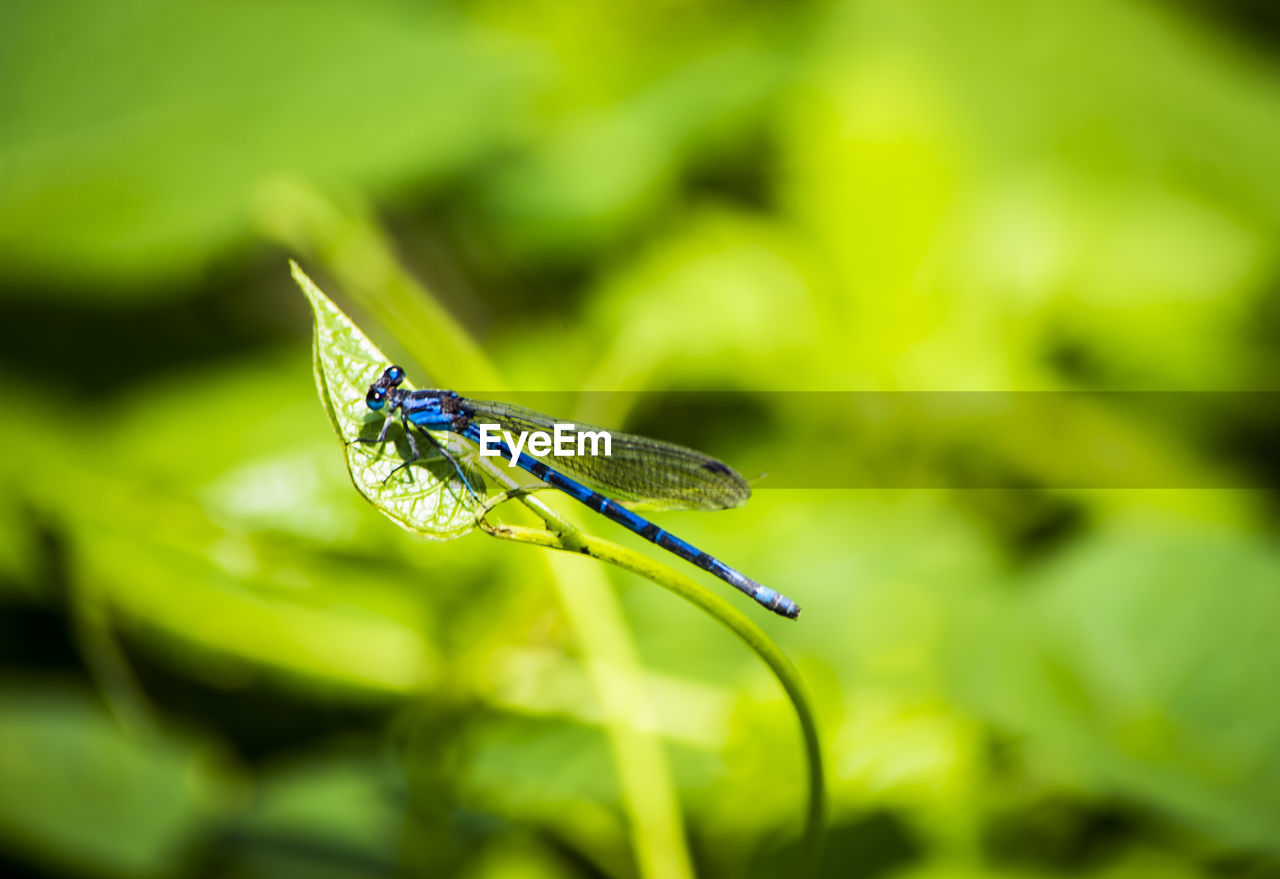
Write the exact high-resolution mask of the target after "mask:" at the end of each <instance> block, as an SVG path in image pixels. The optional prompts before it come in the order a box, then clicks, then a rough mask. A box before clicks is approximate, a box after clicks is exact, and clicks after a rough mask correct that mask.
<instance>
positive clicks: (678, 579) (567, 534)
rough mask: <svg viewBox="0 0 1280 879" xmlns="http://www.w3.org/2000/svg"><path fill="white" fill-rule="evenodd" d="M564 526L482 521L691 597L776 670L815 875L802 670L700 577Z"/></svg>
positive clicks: (821, 808)
mask: <svg viewBox="0 0 1280 879" xmlns="http://www.w3.org/2000/svg"><path fill="white" fill-rule="evenodd" d="M521 500H522V501H524V502H526V504H528V505H530V506H531V507H532V506H533V504H529V502H530V501H534V502H535V503H536V505H537V506H539V507H542V508H543V509H542V510H538V511H537V512H538V514H539V515H540V516H543V512H544V511H545V512H547V513H549V514H550V518H548V517H547V516H543V518H544V521H547V524H548V525H551V523H552V522H553V521H556V522H557V523H564V520H563V518H562V517H560V516H559V515H558V514H556V513H555V512H554V511H552V510H550V508H549V507H547V506H546V505H545V504H543V503H542V502H541V501H537V500H536V499H534V498H521ZM564 524H565V525H566V527H565V528H563V529H562V528H561V527H560V524H556V525H554V526H552V527H553V528H555V530H542V529H539V528H528V527H524V526H520V525H503V524H493V523H490V522H487V521H482V522H481V527H482V528H483V529H484V531H485V533H487V534H490V535H492V536H493V537H497V538H499V539H501V540H513V541H516V542H519V543H532V544H535V545H537V546H543V547H547V548H548V549H556V550H560V551H562V552H576V553H581V554H582V555H586V556H590V557H591V558H594V559H598V560H600V561H603V562H608V563H609V564H611V565H616V566H617V567H619V568H622V569H623V570H626V571H631V572H632V573H633V574H639V575H640V576H641V577H644V578H645V579H646V580H649V581H650V582H653V583H656V584H657V585H659V586H661V587H662V588H663V589H666V590H667V591H669V592H674V593H675V594H676V595H679V596H680V597H681V598H683V599H685V600H686V601H688V602H690V603H692V604H695V605H697V606H698V607H699V608H701V609H702V610H703V611H705V612H706V613H707V614H709V615H710V616H711V617H712V618H713V619H714V620H716V622H718V623H720V624H721V625H723V626H724V627H725V628H727V629H728V630H729V631H731V632H733V634H735V635H737V636H738V638H739V639H740V640H741V641H742V642H743V643H744V644H746V645H747V647H749V648H750V649H751V651H752V652H753V653H755V654H756V655H757V656H758V657H760V660H761V661H762V662H763V663H764V664H765V665H766V666H768V668H769V670H770V671H771V672H773V675H774V677H776V678H777V679H778V683H780V684H781V685H782V689H783V690H784V691H785V692H786V694H787V698H788V699H790V700H791V705H792V707H793V708H794V709H795V712H796V718H797V719H798V720H799V722H800V732H801V735H802V736H803V738H804V747H805V757H806V760H807V763H808V775H809V785H808V787H809V801H808V807H807V810H806V813H805V830H804V847H805V864H804V873H803V874H802V875H808V876H812V875H814V874H815V873H816V871H817V868H818V861H819V859H820V857H821V844H822V833H823V828H824V827H825V825H826V780H825V775H824V772H823V768H822V748H821V744H820V742H819V740H818V725H817V718H816V715H815V713H814V710H813V705H812V703H810V701H809V696H808V694H807V693H806V692H805V689H804V684H803V682H802V681H801V679H800V672H799V671H798V670H797V669H796V667H795V665H793V664H792V662H791V660H790V659H788V658H787V656H786V654H785V653H783V652H782V650H781V648H779V647H778V645H776V644H774V643H773V640H772V639H770V638H769V636H768V635H766V634H765V632H764V630H763V629H761V628H760V627H759V626H758V625H756V624H755V623H754V622H752V621H751V619H749V618H748V617H747V616H746V614H744V613H742V611H740V610H738V609H737V608H736V607H734V606H733V605H731V604H730V603H729V602H727V601H725V600H724V599H723V598H721V597H720V596H718V595H716V594H715V593H714V592H711V591H710V590H708V589H706V588H705V587H703V586H700V585H699V584H698V583H696V582H695V581H693V580H691V579H690V578H688V577H686V576H684V575H683V574H678V573H676V572H675V571H673V570H671V569H670V568H668V567H666V566H664V565H660V564H658V563H657V562H655V561H653V560H652V559H650V558H649V557H647V556H645V555H642V554H640V553H638V552H635V551H633V550H629V549H627V548H625V547H622V546H619V545H618V544H616V543H612V542H610V541H608V540H602V539H600V538H598V537H592V536H591V535H587V534H583V533H582V532H580V531H578V530H577V529H576V528H573V527H572V526H568V525H567V523H564Z"/></svg>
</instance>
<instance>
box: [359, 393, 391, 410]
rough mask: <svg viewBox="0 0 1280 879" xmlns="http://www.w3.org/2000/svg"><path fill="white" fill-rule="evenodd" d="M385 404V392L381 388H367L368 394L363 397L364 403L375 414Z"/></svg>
mask: <svg viewBox="0 0 1280 879" xmlns="http://www.w3.org/2000/svg"><path fill="white" fill-rule="evenodd" d="M386 402H387V392H386V391H384V390H383V389H382V388H369V393H368V394H366V395H365V398H364V403H365V405H366V406H368V407H369V408H370V409H372V410H374V411H375V412H376V411H378V410H379V409H381V408H382V405H383V404H384V403H386Z"/></svg>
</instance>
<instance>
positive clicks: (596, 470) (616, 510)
mask: <svg viewBox="0 0 1280 879" xmlns="http://www.w3.org/2000/svg"><path fill="white" fill-rule="evenodd" d="M403 382H404V370H403V369H401V368H400V367H398V366H390V367H387V369H386V370H385V371H384V372H383V373H382V375H381V376H380V377H379V378H378V380H377V381H375V382H374V383H373V384H371V385H370V386H369V393H368V394H367V395H366V396H365V403H366V404H367V405H368V407H369V408H370V409H372V410H373V411H375V412H380V413H383V414H384V415H385V416H386V421H385V422H384V423H383V425H382V430H381V432H380V433H379V434H378V438H377V439H375V440H368V442H372V443H378V444H381V443H383V442H386V439H387V432H388V430H390V428H391V425H392V424H393V423H394V420H393V417H392V416H394V415H395V414H396V413H397V412H399V414H400V419H401V422H402V424H403V426H404V433H405V437H406V439H407V440H408V443H409V449H410V452H411V454H412V458H411V461H413V460H417V459H418V458H419V457H421V456H420V454H419V449H418V445H417V442H416V440H415V439H414V429H415V428H416V429H417V430H418V431H419V432H420V433H421V436H423V437H425V438H426V439H427V440H428V441H429V442H430V443H431V444H432V445H434V446H435V447H436V448H437V449H439V450H440V452H441V453H442V454H444V455H445V456H446V457H448V458H449V460H450V461H453V458H452V456H451V455H449V453H448V451H446V450H445V449H444V447H443V446H441V445H440V444H439V443H437V442H436V441H435V439H434V438H433V437H432V436H431V434H430V433H428V431H432V430H448V431H452V432H453V433H456V434H458V435H459V436H463V437H466V438H467V439H469V440H471V441H472V442H474V443H477V444H482V438H481V436H482V435H481V426H482V425H497V428H498V429H500V430H503V431H507V432H508V433H511V434H512V435H514V434H517V433H526V434H527V433H530V432H533V431H541V432H546V433H551V432H552V431H553V429H554V426H555V425H556V423H557V422H556V420H555V419H553V418H548V417H547V416H546V415H542V414H540V413H538V412H534V411H532V410H530V409H524V408H521V407H519V406H512V405H509V404H507V403H494V402H489V401H485V400H471V399H468V398H467V397H460V396H458V394H457V392H456V391H441V390H424V391H411V390H407V389H404V388H401V387H400V385H401V384H402V383H403ZM609 434H610V437H611V440H612V443H611V446H612V448H611V450H610V454H609V455H608V456H603V455H574V456H562V455H556V454H552V453H547V454H539V453H536V452H535V453H534V454H529V453H526V452H524V451H521V450H520V449H519V448H517V449H516V450H515V451H512V449H511V447H510V445H509V444H508V443H507V442H506V441H505V440H502V439H496V440H495V439H494V438H493V437H490V441H491V443H493V444H494V445H496V447H497V450H498V452H499V454H500V455H501V456H502V457H504V458H506V459H507V460H508V461H510V462H514V463H515V465H516V466H518V467H520V468H522V469H524V470H526V471H528V472H529V473H532V474H533V475H534V476H536V477H537V478H538V479H540V480H542V481H543V482H545V483H546V484H547V485H549V486H551V487H552V488H556V489H559V490H560V491H562V492H564V493H565V494H567V495H569V496H570V497H571V498H573V499H575V500H577V501H580V502H581V503H583V504H586V505H587V506H588V507H590V508H591V509H593V510H595V511H596V512H597V513H600V514H602V515H604V516H606V517H608V518H609V519H612V520H613V521H615V522H617V523H618V524H620V525H622V526H623V527H624V528H628V529H630V530H631V531H634V532H635V533H636V534H639V535H640V536H641V537H643V538H644V539H645V540H648V541H650V542H651V543H654V544H656V545H657V546H660V547H662V548H663V549H665V550H667V551H668V552H672V553H675V554H676V555H678V556H679V557H680V558H682V559H684V560H685V561H687V562H691V563H692V564H695V565H697V566H698V567H699V568H702V569H703V570H704V571H707V572H708V573H711V574H714V575H715V576H717V577H719V578H720V579H721V580H724V581H725V582H726V583H728V584H729V585H731V586H733V587H734V588H736V589H739V590H741V591H743V592H745V593H746V594H747V595H750V596H751V597H752V598H754V599H755V600H756V601H758V602H760V604H762V605H764V606H765V607H767V608H768V609H769V610H771V611H773V612H774V613H777V614H781V615H782V616H784V617H789V618H791V619H795V618H796V617H798V616H799V615H800V606H799V605H798V604H796V603H795V602H794V601H792V600H791V599H790V598H787V597H786V596H785V595H782V594H781V593H778V592H775V591H774V590H772V589H770V588H769V587H767V586H763V585H761V584H760V583H757V582H756V581H755V580H752V579H751V578H750V577H747V576H745V575H744V574H741V573H739V572H738V571H735V570H734V569H733V568H731V567H729V566H728V565H726V564H725V563H724V562H722V561H720V560H719V559H716V558H713V557H712V556H710V555H708V554H707V553H705V552H703V551H702V550H700V549H698V548H697V547H695V546H693V545H691V544H689V543H686V542H685V541H683V540H681V539H680V538H679V537H676V536H675V535H674V534H670V533H668V532H666V531H664V530H662V529H661V528H659V527H658V526H657V525H655V524H653V523H652V522H650V521H649V520H647V519H645V518H643V517H641V516H638V515H637V514H636V513H634V512H632V511H631V510H629V509H627V508H626V507H625V506H623V504H622V503H620V502H619V501H622V502H633V503H641V502H648V503H655V504H659V505H661V506H663V507H665V508H667V509H687V510H723V509H727V508H729V507H736V506H739V505H741V504H742V503H744V502H745V501H746V500H747V498H748V497H749V496H750V495H751V488H750V486H748V485H747V481H746V480H745V479H743V478H742V477H741V476H739V475H738V473H737V472H736V471H735V470H733V468H731V467H729V466H728V465H726V464H723V463H721V462H720V461H717V460H716V459H715V458H711V457H709V456H707V455H704V454H702V453H701V452H695V451H694V450H692V449H686V448H684V447H683V446H677V445H674V444H672V443H665V442H661V441H660V440H653V439H647V438H645V437H641V436H634V435H632V434H626V433H618V432H615V431H609ZM531 451H532V450H531ZM544 459H545V460H544ZM453 464H454V466H455V468H457V469H458V473H459V475H460V476H461V477H462V479H463V482H464V483H467V485H468V487H470V483H469V482H468V480H467V477H466V475H465V474H464V473H463V472H462V470H461V468H458V466H457V462H456V461H453ZM562 471H564V472H562ZM566 473H572V474H573V475H574V476H576V477H578V479H581V480H582V482H579V481H578V479H574V478H571V477H570V476H567V475H566ZM597 488H598V489H600V490H601V491H604V492H607V493H608V494H610V495H612V496H613V497H606V496H605V495H604V494H602V493H601V491H597V490H596V489H597ZM614 498H617V499H618V500H615V499H614Z"/></svg>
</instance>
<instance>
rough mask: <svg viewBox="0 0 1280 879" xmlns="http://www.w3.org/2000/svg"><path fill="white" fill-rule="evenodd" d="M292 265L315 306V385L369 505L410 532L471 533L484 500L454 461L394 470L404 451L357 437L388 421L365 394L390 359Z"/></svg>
mask: <svg viewBox="0 0 1280 879" xmlns="http://www.w3.org/2000/svg"><path fill="white" fill-rule="evenodd" d="M292 269H293V277H294V280H296V281H297V282H298V286H300V287H301V288H302V292H303V293H305V294H306V296H307V299H309V300H310V301H311V307H312V309H313V310H314V311H315V318H316V334H315V349H314V364H315V373H316V386H317V388H318V389H319V391H320V399H321V401H322V402H323V403H324V406H325V411H326V412H328V414H329V421H330V423H331V424H333V429H334V430H335V431H336V432H337V434H338V436H339V438H341V439H342V441H343V442H344V443H346V457H347V470H348V471H349V472H350V473H351V481H352V482H354V483H355V486H356V488H357V489H358V490H359V491H360V493H361V494H362V495H364V496H365V498H367V499H368V500H369V502H370V503H371V504H373V505H374V506H375V507H377V508H378V509H379V510H381V511H382V512H383V514H385V515H386V516H387V517H388V518H389V519H391V520H392V521H393V522H395V523H396V524H398V525H400V526H401V527H402V528H405V529H407V530H409V531H413V532H414V533H417V534H421V535H423V536H425V537H432V538H435V539H438V540H449V539H452V538H454V537H461V536H462V535H463V534H466V533H467V532H469V531H471V530H472V529H473V528H475V527H476V509H477V506H478V505H477V504H476V502H475V499H474V498H472V497H471V494H470V493H469V492H468V491H467V489H466V486H465V485H463V484H462V480H460V479H459V478H458V477H457V473H456V471H455V470H454V468H453V465H452V464H450V463H449V462H448V461H446V460H444V459H443V458H439V459H437V460H432V461H425V462H421V463H415V464H414V465H413V466H411V467H405V468H403V469H400V470H399V472H395V471H396V470H397V468H400V467H401V465H402V464H404V462H405V459H404V457H403V456H402V455H401V454H395V453H393V452H392V451H391V447H389V446H388V447H383V446H377V445H371V444H366V443H358V442H355V440H356V439H357V438H366V439H367V438H370V437H371V436H376V431H377V430H378V429H380V428H381V426H382V421H381V419H376V420H374V421H370V420H369V419H368V415H369V410H368V408H367V407H366V406H365V403H364V398H365V394H366V393H367V391H368V390H369V385H370V384H372V383H373V381H374V380H375V379H376V378H377V377H378V376H379V375H380V374H381V372H382V370H384V369H386V367H387V365H388V364H389V363H390V362H391V361H390V360H389V359H388V358H387V356H386V355H385V354H383V353H382V352H381V351H379V350H378V349H377V347H376V346H374V344H373V343H372V342H370V341H369V339H368V338H367V337H366V336H365V335H364V333H362V332H360V330H359V329H358V328H357V327H356V325H355V324H353V323H352V322H351V319H350V318H349V317H347V316H346V315H345V314H343V313H342V311H341V309H339V308H338V306H336V305H334V304H333V302H332V301H331V300H330V299H329V297H327V296H325V295H324V293H322V292H321V291H320V288H319V287H317V286H316V285H315V283H314V282H312V280H311V279H310V278H308V277H307V275H306V273H304V272H303V271H302V269H300V268H299V267H298V265H297V263H292ZM393 436H394V434H393ZM402 445H404V444H403V443H400V442H397V443H395V444H394V447H395V450H396V452H404V454H407V453H408V452H407V449H402V448H401V447H402ZM458 451H459V452H460V453H461V452H464V451H466V450H465V449H459V450H458Z"/></svg>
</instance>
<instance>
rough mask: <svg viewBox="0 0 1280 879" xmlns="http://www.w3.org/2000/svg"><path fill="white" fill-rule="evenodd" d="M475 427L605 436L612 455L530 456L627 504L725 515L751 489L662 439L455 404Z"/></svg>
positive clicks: (494, 406)
mask: <svg viewBox="0 0 1280 879" xmlns="http://www.w3.org/2000/svg"><path fill="white" fill-rule="evenodd" d="M460 402H461V403H462V406H463V408H464V409H465V410H466V411H467V412H468V413H470V416H471V420H472V421H473V422H474V423H476V424H496V425H498V426H499V427H500V428H501V429H502V430H506V431H509V432H510V433H512V434H513V435H515V434H516V433H518V432H521V431H525V432H527V431H535V430H536V431H545V432H547V433H552V432H553V431H554V426H555V425H556V424H572V429H573V430H576V431H605V432H607V433H608V434H609V436H610V437H611V441H612V448H611V454H610V455H608V456H605V455H603V454H600V455H592V454H585V455H576V454H575V455H572V456H558V455H554V454H548V455H534V454H533V453H532V452H529V450H528V447H527V446H526V447H525V448H524V449H523V451H524V452H526V453H527V454H529V455H530V456H531V457H534V458H537V459H538V460H540V461H544V462H545V463H546V464H547V465H548V466H550V467H554V468H555V469H557V470H559V471H560V472H562V473H564V474H565V475H566V476H571V477H573V478H574V479H578V480H580V481H581V482H583V483H584V484H586V485H588V486H589V487H591V488H593V489H595V490H597V491H600V492H602V493H604V494H606V495H608V496H609V497H611V498H613V499H615V500H618V501H623V502H627V503H629V504H636V505H644V506H650V507H657V508H661V509H668V510H724V509H728V508H729V507H738V506H741V505H742V504H744V503H746V500H747V498H749V497H750V496H751V487H750V486H749V485H747V481H746V480H745V479H743V478H742V477H741V476H740V475H739V474H738V472H737V471H736V470H734V469H733V468H732V467H730V466H728V465H727V464H724V463H723V462H721V461H717V460H716V459H715V458H712V457H710V456H709V455H704V454H702V453H701V452H697V451H694V450H693V449H688V448H685V447H684V446H678V445H676V444H674V443H666V442H662V441H661V440H655V439H649V438H648V437H643V436H636V435H635V434H630V433H622V432H620V431H616V430H609V429H608V428H604V427H596V426H595V425H591V424H582V423H580V422H568V421H563V420H561V421H557V420H556V419H554V418H550V417H548V416H546V415H543V414H542V413H540V412H535V411H533V410H532V409H525V408H523V407H521V406H512V405H510V404H508V403H495V402H490V401H486V400H471V399H464V400H461V401H460Z"/></svg>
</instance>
